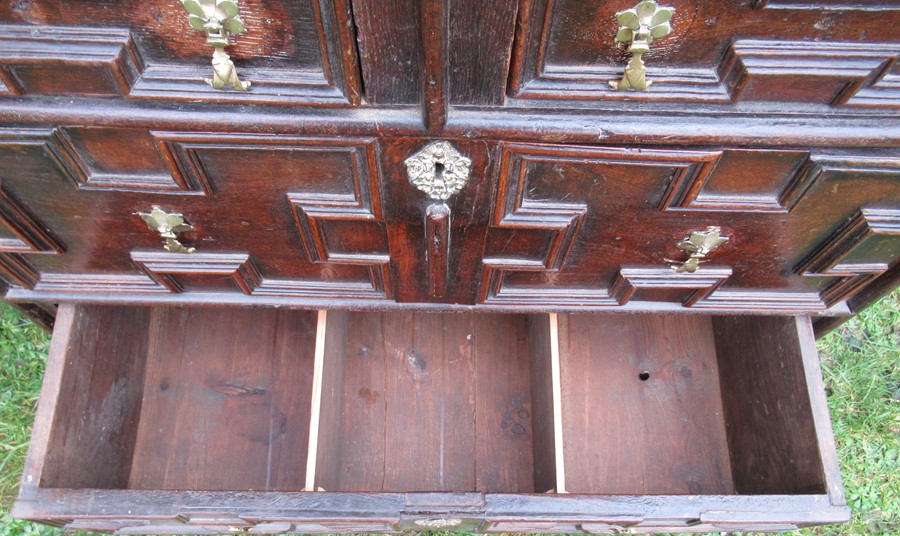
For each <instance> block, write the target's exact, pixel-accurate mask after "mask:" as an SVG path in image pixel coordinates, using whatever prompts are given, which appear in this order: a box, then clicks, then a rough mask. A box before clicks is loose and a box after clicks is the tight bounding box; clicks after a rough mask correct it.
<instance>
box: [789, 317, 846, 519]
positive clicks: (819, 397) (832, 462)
mask: <svg viewBox="0 0 900 536" xmlns="http://www.w3.org/2000/svg"><path fill="white" fill-rule="evenodd" d="M795 321H796V323H797V334H798V336H799V337H800V352H801V353H802V354H803V369H804V371H805V373H806V386H807V389H808V391H809V403H810V407H811V409H812V418H813V426H814V427H815V429H816V437H817V438H818V440H819V455H820V456H821V457H822V467H823V469H824V471H825V486H826V487H827V488H828V495H829V496H830V497H831V504H832V505H835V506H839V505H840V506H843V505H846V504H847V501H846V499H845V498H844V487H843V485H842V484H841V470H840V465H839V463H838V456H837V450H836V448H835V444H834V431H833V430H832V428H831V417H830V415H829V414H828V401H827V400H826V399H825V384H824V382H823V380H822V367H821V365H820V364H819V352H818V350H817V349H816V340H815V335H814V332H813V326H812V322H811V320H810V318H809V317H808V316H798V317H796V319H795Z"/></svg>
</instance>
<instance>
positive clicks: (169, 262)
mask: <svg viewBox="0 0 900 536" xmlns="http://www.w3.org/2000/svg"><path fill="white" fill-rule="evenodd" d="M131 260H132V261H134V263H135V264H137V265H138V266H139V267H140V268H141V269H142V270H144V271H145V272H146V273H147V275H149V276H150V277H151V278H152V279H153V280H154V281H156V282H157V283H159V284H160V285H162V286H164V287H165V288H167V289H169V291H171V292H182V290H183V288H182V286H181V284H180V283H179V282H178V279H177V278H176V277H175V276H177V275H179V274H183V275H226V276H230V277H231V278H232V279H233V280H234V283H235V284H236V285H237V286H238V288H240V289H241V292H243V293H244V294H248V295H249V294H253V291H254V290H255V289H256V288H257V287H258V286H259V285H260V283H261V282H262V276H260V275H259V271H258V270H257V269H256V266H255V265H254V264H253V261H252V260H251V259H250V256H249V255H248V254H246V253H193V254H190V255H186V254H182V253H169V252H160V251H133V252H131Z"/></svg>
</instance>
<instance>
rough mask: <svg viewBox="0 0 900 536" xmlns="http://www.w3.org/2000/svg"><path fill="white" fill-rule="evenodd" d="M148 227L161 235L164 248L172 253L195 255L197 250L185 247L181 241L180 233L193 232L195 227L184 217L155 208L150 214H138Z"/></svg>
mask: <svg viewBox="0 0 900 536" xmlns="http://www.w3.org/2000/svg"><path fill="white" fill-rule="evenodd" d="M137 216H139V217H140V218H141V219H142V220H144V223H146V224H147V227H149V228H150V230H152V231H156V232H157V233H159V236H160V238H162V239H163V247H164V248H165V249H166V251H171V252H172V253H193V252H194V251H195V248H192V247H188V246H185V245H184V244H182V243H181V241H180V240H179V237H178V235H179V234H180V233H186V232H188V231H192V230H193V229H194V227H193V226H192V225H190V224H189V223H187V222H186V221H185V219H184V216H183V215H181V214H179V213H177V212H166V211H165V210H163V209H161V208H159V207H153V209H152V210H151V211H150V212H138V213H137Z"/></svg>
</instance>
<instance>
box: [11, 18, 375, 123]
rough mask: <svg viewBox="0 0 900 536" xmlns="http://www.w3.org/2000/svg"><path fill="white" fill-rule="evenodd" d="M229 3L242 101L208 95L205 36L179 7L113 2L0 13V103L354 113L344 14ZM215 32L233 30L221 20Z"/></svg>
mask: <svg viewBox="0 0 900 536" xmlns="http://www.w3.org/2000/svg"><path fill="white" fill-rule="evenodd" d="M234 3H235V4H237V5H238V6H239V9H240V13H239V15H238V17H237V18H238V19H239V20H242V21H243V26H244V27H245V29H246V31H243V32H238V33H239V34H240V35H236V36H230V37H229V39H228V41H229V42H230V46H228V47H227V49H226V50H227V53H228V54H230V56H231V60H233V62H234V64H236V65H237V68H236V70H237V74H238V77H239V78H240V79H241V81H242V82H245V83H246V82H249V88H248V90H247V91H241V90H238V89H235V88H236V86H237V84H235V83H229V84H228V86H227V87H226V88H225V89H214V88H213V87H211V84H210V83H209V82H207V81H206V80H208V79H212V78H214V76H213V69H212V67H211V66H210V60H211V59H212V56H213V50H214V49H213V47H212V46H208V45H207V38H206V35H205V32H203V31H198V30H196V29H194V28H192V25H193V24H194V22H193V21H191V20H190V15H189V13H188V12H187V11H186V10H185V8H184V7H182V5H181V3H177V2H176V3H170V4H161V5H154V6H146V7H145V8H143V9H123V8H122V6H121V4H119V3H116V2H78V3H77V5H76V4H72V5H67V4H66V3H65V2H59V1H52V2H50V3H48V4H44V5H41V6H37V5H28V6H12V5H8V6H4V7H0V66H2V67H3V71H4V74H3V77H2V78H3V83H4V88H3V89H4V93H6V94H12V95H24V96H40V95H71V96H79V97H81V96H86V97H97V96H102V97H119V98H141V99H154V100H179V101H194V102H205V103H210V104H211V103H217V102H218V103H221V102H237V103H252V104H280V105H305V106H340V105H343V106H351V105H357V104H359V101H360V82H359V76H358V74H357V73H358V72H359V65H358V60H357V57H356V54H355V53H354V54H348V53H344V51H343V50H342V49H343V48H344V47H346V46H347V44H348V43H350V44H352V43H353V32H352V30H351V29H350V25H349V24H348V20H349V19H350V16H351V15H350V13H349V10H348V9H346V7H345V6H341V5H340V4H338V5H336V4H335V3H333V2H318V1H314V2H287V1H283V0H276V1H268V2H246V1H244V2H240V1H238V2H234ZM219 17H220V18H221V17H222V13H220V14H219ZM220 22H222V23H223V24H225V25H226V27H228V28H230V30H233V31H237V30H238V29H237V27H236V26H229V25H228V23H227V21H226V19H222V20H221V21H220ZM201 24H202V22H201ZM351 48H352V46H351ZM354 52H355V50H354ZM227 78H228V77H227V75H226V77H225V79H226V81H228V82H230V80H227Z"/></svg>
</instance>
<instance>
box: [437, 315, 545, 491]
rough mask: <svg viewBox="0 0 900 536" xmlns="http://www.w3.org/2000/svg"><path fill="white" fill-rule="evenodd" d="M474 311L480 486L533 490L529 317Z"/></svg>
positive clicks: (495, 488)
mask: <svg viewBox="0 0 900 536" xmlns="http://www.w3.org/2000/svg"><path fill="white" fill-rule="evenodd" d="M470 316H471V317H472V324H471V325H472V327H473V338H472V340H471V344H472V346H473V350H474V354H475V475H476V486H475V489H476V490H477V491H482V492H487V493H492V492H493V493H533V492H534V491H535V487H534V486H535V478H534V465H535V464H534V455H533V438H534V437H535V429H534V420H533V419H534V413H535V410H534V404H533V403H532V394H531V392H532V390H531V380H532V374H531V363H532V357H531V344H530V340H529V333H528V322H527V317H525V316H518V315H470ZM450 318H453V317H450Z"/></svg>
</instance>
